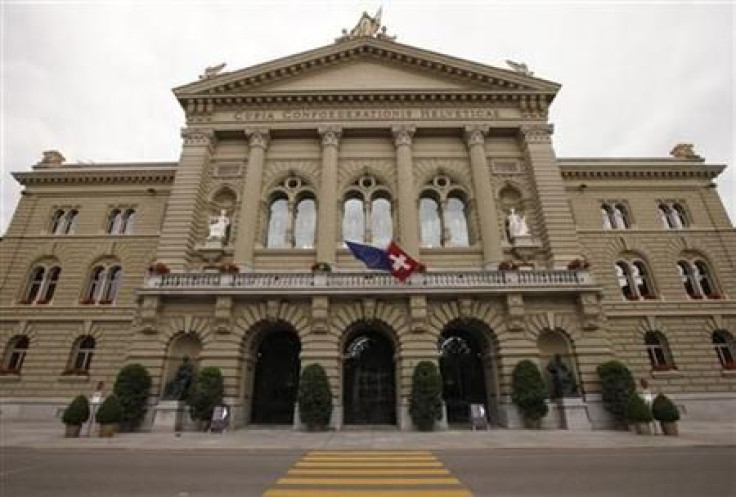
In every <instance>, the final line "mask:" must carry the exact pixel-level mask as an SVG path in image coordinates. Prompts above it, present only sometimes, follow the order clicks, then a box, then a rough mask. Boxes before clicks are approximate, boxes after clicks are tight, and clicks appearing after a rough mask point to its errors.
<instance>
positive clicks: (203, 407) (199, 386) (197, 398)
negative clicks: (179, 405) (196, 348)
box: [187, 366, 225, 430]
mask: <svg viewBox="0 0 736 497" xmlns="http://www.w3.org/2000/svg"><path fill="white" fill-rule="evenodd" d="M224 393H225V387H224V384H223V380H222V372H221V371H220V368H216V367H212V366H210V367H205V368H202V369H201V370H200V371H199V372H198V373H197V375H196V376H195V378H194V383H193V384H192V388H191V391H190V392H189V396H188V397H187V404H189V408H190V415H191V417H192V419H193V420H194V421H198V422H199V426H200V428H201V429H202V430H206V429H207V427H208V424H209V421H210V420H211V419H212V411H214V409H215V407H216V406H218V405H221V404H222V397H223V395H224Z"/></svg>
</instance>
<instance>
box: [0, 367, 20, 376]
mask: <svg viewBox="0 0 736 497" xmlns="http://www.w3.org/2000/svg"><path fill="white" fill-rule="evenodd" d="M0 375H2V376H4V375H16V376H18V375H20V369H18V368H0Z"/></svg>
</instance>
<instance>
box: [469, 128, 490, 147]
mask: <svg viewBox="0 0 736 497" xmlns="http://www.w3.org/2000/svg"><path fill="white" fill-rule="evenodd" d="M488 130H489V127H488V126H466V127H465V140H467V142H468V146H469V147H472V146H474V145H485V143H486V135H487V134H488Z"/></svg>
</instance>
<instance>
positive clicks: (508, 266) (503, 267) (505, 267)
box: [498, 261, 519, 271]
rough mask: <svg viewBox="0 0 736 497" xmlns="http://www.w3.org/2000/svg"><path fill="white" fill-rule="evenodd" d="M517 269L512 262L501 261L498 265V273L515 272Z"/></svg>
mask: <svg viewBox="0 0 736 497" xmlns="http://www.w3.org/2000/svg"><path fill="white" fill-rule="evenodd" d="M517 269H519V266H518V265H517V264H516V263H514V262H513V261H503V262H502V263H501V264H499V265H498V270H499V271H516V270H517Z"/></svg>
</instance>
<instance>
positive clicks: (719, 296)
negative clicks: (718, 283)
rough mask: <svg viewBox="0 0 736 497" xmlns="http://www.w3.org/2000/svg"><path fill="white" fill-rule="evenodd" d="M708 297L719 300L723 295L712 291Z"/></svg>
mask: <svg viewBox="0 0 736 497" xmlns="http://www.w3.org/2000/svg"><path fill="white" fill-rule="evenodd" d="M708 298H709V299H713V300H721V299H722V298H723V295H721V294H720V293H713V294H711V295H708Z"/></svg>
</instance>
